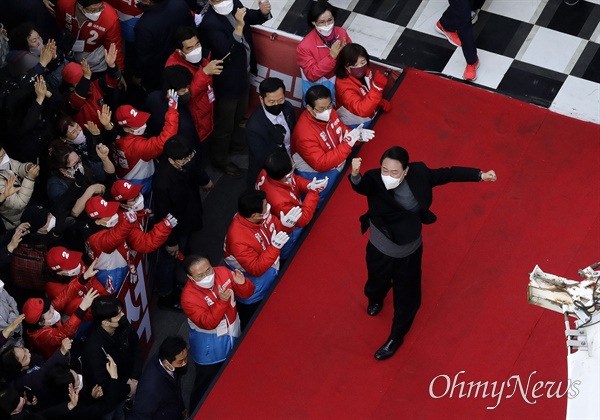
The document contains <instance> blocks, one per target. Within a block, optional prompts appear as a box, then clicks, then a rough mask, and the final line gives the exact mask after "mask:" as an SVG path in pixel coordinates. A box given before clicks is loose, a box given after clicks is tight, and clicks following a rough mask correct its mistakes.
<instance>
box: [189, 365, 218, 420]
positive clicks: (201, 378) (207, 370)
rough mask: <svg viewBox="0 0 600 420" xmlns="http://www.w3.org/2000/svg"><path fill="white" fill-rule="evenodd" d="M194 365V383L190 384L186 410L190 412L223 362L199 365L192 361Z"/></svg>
mask: <svg viewBox="0 0 600 420" xmlns="http://www.w3.org/2000/svg"><path fill="white" fill-rule="evenodd" d="M194 365H196V376H195V378H194V385H193V386H192V394H191V395H190V407H189V410H188V411H189V412H190V413H193V412H194V410H195V409H196V406H197V405H198V403H199V402H200V400H202V397H203V396H204V394H205V393H206V391H207V390H208V387H209V386H210V384H211V383H212V381H213V379H215V376H217V373H219V369H221V366H223V362H219V363H215V364H213V365H199V364H198V363H196V362H194Z"/></svg>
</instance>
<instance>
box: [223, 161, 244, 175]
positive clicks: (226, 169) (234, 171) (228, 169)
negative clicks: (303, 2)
mask: <svg viewBox="0 0 600 420" xmlns="http://www.w3.org/2000/svg"><path fill="white" fill-rule="evenodd" d="M217 169H219V170H220V171H221V172H223V173H224V174H225V175H229V176H235V177H237V176H240V175H241V174H242V170H241V169H240V168H239V167H238V166H237V165H236V164H235V163H233V162H229V163H226V164H225V165H222V166H217Z"/></svg>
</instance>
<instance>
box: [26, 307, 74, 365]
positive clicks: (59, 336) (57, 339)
mask: <svg viewBox="0 0 600 420" xmlns="http://www.w3.org/2000/svg"><path fill="white" fill-rule="evenodd" d="M84 317H85V312H84V311H82V310H81V309H77V310H76V311H75V313H74V314H73V315H71V317H70V318H69V319H68V320H67V322H65V323H64V324H63V323H62V322H61V321H58V322H57V323H56V324H54V325H52V326H50V327H43V328H40V329H39V330H36V331H33V332H31V331H29V330H27V331H26V333H25V336H26V337H27V339H28V340H29V342H30V343H31V347H32V348H31V350H32V352H33V353H37V354H39V355H40V356H42V357H43V358H44V359H46V360H48V359H49V358H50V356H52V355H53V354H54V352H55V351H56V350H58V349H59V348H60V345H61V342H62V341H63V340H64V339H65V338H67V337H73V335H75V333H76V332H77V328H79V325H80V324H81V320H82V319H83V318H84Z"/></svg>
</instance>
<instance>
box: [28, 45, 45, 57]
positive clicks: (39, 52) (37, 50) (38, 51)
mask: <svg viewBox="0 0 600 420" xmlns="http://www.w3.org/2000/svg"><path fill="white" fill-rule="evenodd" d="M43 47H44V43H43V42H40V45H38V46H37V47H35V48H30V49H29V52H30V53H31V54H33V55H37V56H38V57H39V56H40V55H42V48H43Z"/></svg>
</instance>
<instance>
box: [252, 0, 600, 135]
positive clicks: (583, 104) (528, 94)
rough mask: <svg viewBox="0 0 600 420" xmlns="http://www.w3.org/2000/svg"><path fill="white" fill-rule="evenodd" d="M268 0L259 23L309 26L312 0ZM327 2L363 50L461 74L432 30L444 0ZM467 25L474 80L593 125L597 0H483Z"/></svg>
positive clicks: (598, 111)
mask: <svg viewBox="0 0 600 420" xmlns="http://www.w3.org/2000/svg"><path fill="white" fill-rule="evenodd" d="M270 1H271V4H272V6H273V14H274V18H273V19H272V20H271V21H270V23H267V25H266V26H268V27H270V28H272V29H278V30H281V31H284V32H288V33H292V34H295V35H298V36H304V35H306V33H307V32H308V31H309V30H310V29H311V28H309V27H307V24H306V14H307V11H308V9H309V7H310V4H311V2H312V0H270ZM247 3H248V4H247V5H248V6H250V7H256V6H257V1H256V0H254V4H250V2H247ZM330 3H331V4H333V5H334V6H336V7H338V8H339V9H340V10H339V13H338V16H337V18H336V25H340V26H343V27H344V28H345V29H346V30H347V31H348V33H349V34H350V37H351V38H352V40H353V41H354V42H357V43H359V44H361V45H363V46H364V47H365V48H366V49H367V51H369V54H371V56H373V57H377V58H379V59H380V60H383V61H385V62H387V63H389V64H392V65H395V66H398V67H415V68H418V69H421V70H427V71H432V72H440V73H443V74H445V75H448V76H453V77H456V78H458V79H460V78H462V73H463V71H464V67H465V61H464V58H463V55H462V51H461V49H460V48H456V47H454V46H453V45H451V44H449V43H448V42H447V41H446V39H445V38H443V37H442V36H441V35H440V34H439V33H437V32H435V30H434V25H435V23H436V22H437V20H438V19H439V18H440V16H441V15H442V13H443V11H444V10H445V9H446V7H447V6H448V3H447V0H330ZM473 31H474V35H475V40H476V44H477V48H478V55H479V58H480V62H481V66H480V67H479V70H478V78H477V80H476V81H475V82H474V84H476V85H481V86H485V87H486V88H489V89H493V90H496V91H498V92H500V93H502V94H506V95H509V96H512V97H515V98H518V99H521V100H525V101H527V102H531V103H534V104H537V105H540V106H544V107H548V108H550V109H551V110H553V111H556V112H559V113H562V114H566V115H569V116H572V117H574V118H578V119H582V120H585V121H593V122H595V123H599V124H600V0H588V1H584V0H580V1H579V3H578V4H576V5H575V6H567V5H566V4H564V3H563V1H562V0H487V1H486V2H485V3H484V5H483V8H482V10H481V12H480V13H479V19H478V21H477V22H476V23H475V25H474V26H473Z"/></svg>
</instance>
